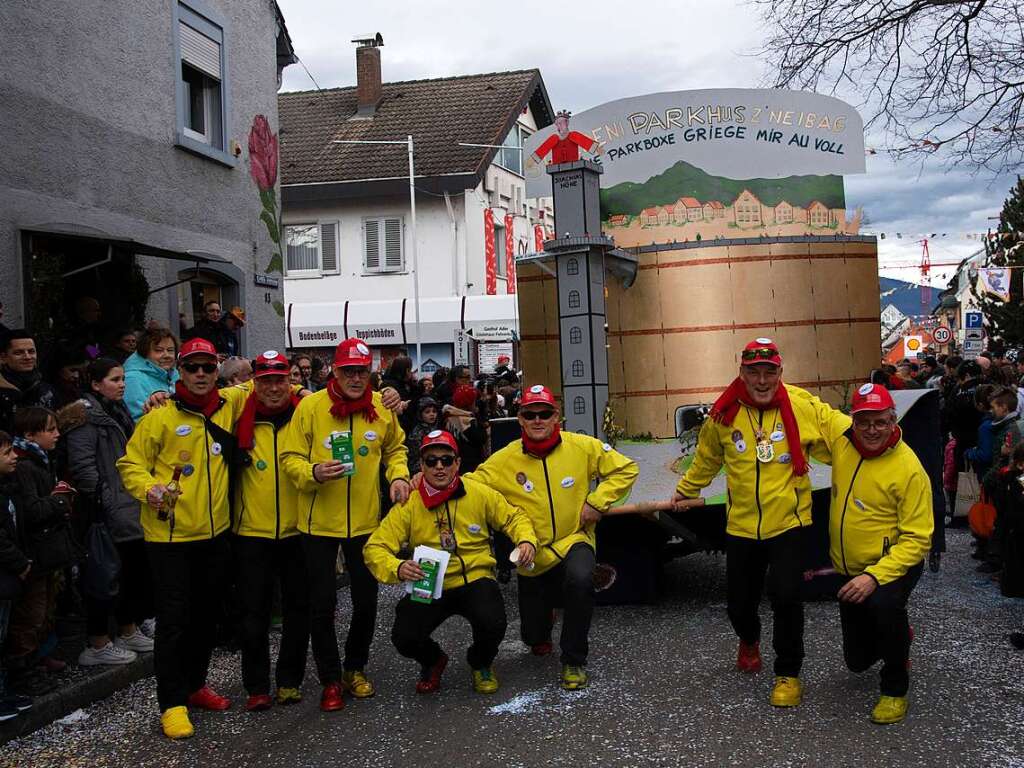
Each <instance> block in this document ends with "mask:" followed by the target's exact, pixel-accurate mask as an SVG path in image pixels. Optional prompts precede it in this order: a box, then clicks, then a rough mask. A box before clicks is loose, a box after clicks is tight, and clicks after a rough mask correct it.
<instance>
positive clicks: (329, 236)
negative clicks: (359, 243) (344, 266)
mask: <svg viewBox="0 0 1024 768" xmlns="http://www.w3.org/2000/svg"><path fill="white" fill-rule="evenodd" d="M338 271H339V270H338V222H336V221H333V222H331V223H329V224H321V225H320V272H321V273H323V274H325V275H336V274H338Z"/></svg>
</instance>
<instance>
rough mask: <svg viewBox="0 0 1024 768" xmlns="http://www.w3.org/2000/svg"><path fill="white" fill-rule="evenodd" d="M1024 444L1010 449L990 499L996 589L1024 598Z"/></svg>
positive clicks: (1011, 595) (1007, 594) (997, 476)
mask: <svg viewBox="0 0 1024 768" xmlns="http://www.w3.org/2000/svg"><path fill="white" fill-rule="evenodd" d="M1022 478H1024V443H1020V444H1018V445H1017V446H1016V447H1015V448H1014V449H1013V454H1012V456H1011V461H1010V464H1009V465H1008V466H1006V467H1004V468H1003V469H1002V470H1000V471H999V472H998V473H997V475H996V481H995V483H994V485H995V491H994V494H993V496H994V498H993V502H994V504H995V507H996V528H997V530H996V531H995V532H993V535H996V534H997V533H998V536H999V554H1000V567H1001V569H1002V575H1001V576H1000V579H999V589H1000V592H1002V594H1003V596H1004V597H1017V598H1021V597H1024V483H1022Z"/></svg>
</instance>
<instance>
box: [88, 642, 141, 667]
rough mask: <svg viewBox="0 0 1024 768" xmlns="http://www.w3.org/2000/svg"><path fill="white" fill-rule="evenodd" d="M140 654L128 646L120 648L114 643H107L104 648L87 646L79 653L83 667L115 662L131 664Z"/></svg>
mask: <svg viewBox="0 0 1024 768" xmlns="http://www.w3.org/2000/svg"><path fill="white" fill-rule="evenodd" d="M137 658H138V656H137V655H136V654H135V651H129V650H128V649H126V648H119V647H118V646H116V645H114V644H113V643H107V644H106V645H104V646H103V647H102V648H93V647H92V646H91V645H90V646H87V647H86V649H85V650H84V651H82V652H81V653H80V654H78V663H79V665H81V666H83V667H99V666H104V665H114V664H131V663H132V662H133V661H135V659H137Z"/></svg>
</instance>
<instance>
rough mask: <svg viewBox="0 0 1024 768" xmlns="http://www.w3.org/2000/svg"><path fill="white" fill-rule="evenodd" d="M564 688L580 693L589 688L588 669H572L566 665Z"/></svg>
mask: <svg viewBox="0 0 1024 768" xmlns="http://www.w3.org/2000/svg"><path fill="white" fill-rule="evenodd" d="M562 687H563V688H564V689H565V690H567V691H578V690H579V689H580V688H586V687H587V668H586V667H571V666H569V665H568V664H566V665H565V666H564V667H562Z"/></svg>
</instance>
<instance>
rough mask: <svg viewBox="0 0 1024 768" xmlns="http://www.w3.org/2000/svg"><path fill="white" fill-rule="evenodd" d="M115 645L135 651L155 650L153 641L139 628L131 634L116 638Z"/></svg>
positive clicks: (150, 651)
mask: <svg viewBox="0 0 1024 768" xmlns="http://www.w3.org/2000/svg"><path fill="white" fill-rule="evenodd" d="M114 645H116V646H117V647H118V648H124V649H126V650H129V651H134V652H135V653H152V651H153V641H152V640H150V639H149V638H148V637H146V636H145V635H144V634H142V633H141V632H140V631H139V630H137V629H136V630H135V631H134V632H133V633H132V634H130V635H123V636H121V637H118V638H117V639H116V640H114Z"/></svg>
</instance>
